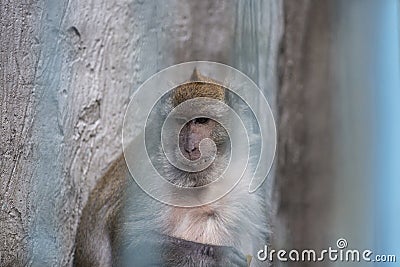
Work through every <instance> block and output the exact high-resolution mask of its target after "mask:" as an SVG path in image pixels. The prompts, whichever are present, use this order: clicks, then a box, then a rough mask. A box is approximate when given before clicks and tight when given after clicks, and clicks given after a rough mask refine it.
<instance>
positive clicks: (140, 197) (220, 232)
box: [73, 69, 270, 267]
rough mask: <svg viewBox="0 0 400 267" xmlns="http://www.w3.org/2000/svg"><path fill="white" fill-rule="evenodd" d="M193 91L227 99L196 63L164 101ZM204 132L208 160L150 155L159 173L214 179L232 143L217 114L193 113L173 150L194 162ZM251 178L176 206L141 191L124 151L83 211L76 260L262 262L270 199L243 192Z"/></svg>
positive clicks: (194, 182)
mask: <svg viewBox="0 0 400 267" xmlns="http://www.w3.org/2000/svg"><path fill="white" fill-rule="evenodd" d="M198 97H208V98H212V99H216V100H219V101H222V102H225V103H227V102H228V99H227V94H226V89H225V88H224V87H223V86H222V85H220V84H219V83H218V82H216V81H214V80H212V79H211V78H209V77H206V76H203V75H202V74H201V73H200V72H199V71H198V70H197V69H194V71H193V74H192V76H191V77H190V79H189V82H188V83H185V84H182V85H180V86H177V87H176V88H175V89H174V90H173V93H172V95H171V96H170V97H169V102H168V103H166V104H165V106H166V109H167V110H170V109H171V108H173V107H176V106H178V105H179V104H181V103H183V102H185V101H187V100H190V99H194V98H198ZM205 138H210V139H211V140H213V141H214V143H215V144H216V147H217V154H216V157H215V160H214V162H212V164H211V165H210V166H208V167H207V168H206V169H204V170H201V171H197V172H187V171H184V170H180V169H179V168H177V167H175V166H173V165H172V164H171V163H170V162H169V161H168V160H167V159H166V158H165V156H163V154H162V153H161V152H160V153H159V154H158V156H156V159H155V160H156V162H157V164H158V165H159V166H161V168H162V173H163V177H165V178H166V179H167V180H168V181H169V182H170V183H172V184H175V185H177V186H182V187H189V188H190V187H202V186H204V185H208V184H210V183H212V182H213V181H214V180H215V179H217V178H218V177H219V175H220V174H221V170H222V169H223V166H224V165H225V164H227V163H228V157H227V154H228V150H229V145H228V143H229V141H228V140H227V139H228V136H227V132H226V131H225V129H224V128H223V127H222V126H221V125H220V124H219V123H218V122H217V121H215V120H213V119H210V118H206V117H198V118H195V119H193V120H191V121H189V122H187V123H186V124H185V125H184V126H183V128H182V129H181V131H180V132H179V147H178V148H177V149H179V151H180V152H181V153H182V155H183V156H184V157H185V158H187V159H188V160H191V161H193V162H195V161H196V160H197V159H199V158H200V156H201V153H200V142H201V140H203V139H205ZM250 178H251V175H250V174H248V173H245V174H244V176H243V178H242V179H241V180H240V182H239V183H238V184H237V185H236V186H235V187H234V189H233V190H232V191H231V192H229V193H228V194H227V195H225V196H223V197H222V198H221V199H218V200H217V201H215V202H212V203H209V204H206V205H202V206H199V207H176V206H172V205H168V204H164V203H161V202H159V201H158V200H155V199H153V198H152V197H150V196H148V195H147V194H146V193H145V192H143V190H141V188H140V187H139V186H138V185H137V184H136V183H135V181H133V179H132V177H131V176H130V173H129V170H128V167H127V164H126V162H125V159H124V156H123V154H121V155H120V156H119V157H118V158H117V159H115V160H114V161H113V164H112V165H111V166H110V167H109V168H108V170H107V171H106V172H105V174H104V175H103V176H102V177H101V178H100V180H99V182H98V183H97V185H96V186H95V188H94V189H93V190H92V192H91V193H90V196H89V199H88V201H87V204H86V205H85V207H84V208H83V210H82V215H81V218H80V222H79V225H78V230H77V234H76V241H75V253H74V264H73V265H74V266H82V267H86V266H107V267H108V266H139V267H140V266H193V267H195V266H265V264H266V263H261V262H257V259H255V256H256V254H257V251H258V249H260V248H262V247H263V246H264V244H265V243H266V242H267V239H268V235H269V233H270V229H269V224H268V216H269V215H268V212H269V211H268V209H269V206H268V205H267V204H268V203H266V200H265V196H264V195H263V191H262V190H259V191H258V192H255V193H251V194H250V193H249V192H248V184H249V179H250ZM210 186H212V184H210ZM260 191H261V192H260ZM249 255H251V256H250V257H249Z"/></svg>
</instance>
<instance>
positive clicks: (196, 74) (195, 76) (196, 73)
mask: <svg viewBox="0 0 400 267" xmlns="http://www.w3.org/2000/svg"><path fill="white" fill-rule="evenodd" d="M190 81H192V82H195V81H207V78H206V77H205V76H203V75H201V73H200V71H199V70H198V69H197V68H194V70H193V73H192V76H190Z"/></svg>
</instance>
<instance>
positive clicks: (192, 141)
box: [179, 117, 217, 161]
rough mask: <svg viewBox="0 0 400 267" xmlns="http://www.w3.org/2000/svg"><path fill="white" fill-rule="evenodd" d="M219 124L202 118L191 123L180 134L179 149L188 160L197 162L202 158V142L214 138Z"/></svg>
mask: <svg viewBox="0 0 400 267" xmlns="http://www.w3.org/2000/svg"><path fill="white" fill-rule="evenodd" d="M216 127H217V122H216V121H214V120H211V119H209V118H205V117H200V118H196V119H194V120H191V121H189V122H188V123H186V124H185V126H184V127H183V128H182V130H181V132H180V133H179V148H180V150H181V152H182V154H183V155H184V156H185V157H186V158H187V159H188V160H192V161H195V160H197V159H199V158H200V156H201V153H200V142H201V140H203V139H206V138H210V139H212V138H213V132H214V131H215V129H216Z"/></svg>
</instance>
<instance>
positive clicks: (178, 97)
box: [172, 69, 225, 106]
mask: <svg viewBox="0 0 400 267" xmlns="http://www.w3.org/2000/svg"><path fill="white" fill-rule="evenodd" d="M190 80H191V81H192V82H189V83H185V84H183V85H180V86H178V87H177V88H176V89H175V91H174V94H173V96H172V101H173V104H174V106H177V105H179V104H180V103H182V102H185V101H186V100H189V99H192V98H196V97H209V98H213V99H217V100H221V101H224V100H225V89H224V88H223V87H222V86H220V85H218V83H217V82H216V81H214V80H212V79H210V78H208V77H205V76H203V75H201V74H200V72H199V71H198V70H197V69H194V71H193V74H192V76H191V78H190Z"/></svg>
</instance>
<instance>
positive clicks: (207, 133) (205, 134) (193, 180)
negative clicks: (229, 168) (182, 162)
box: [171, 117, 229, 186]
mask: <svg viewBox="0 0 400 267" xmlns="http://www.w3.org/2000/svg"><path fill="white" fill-rule="evenodd" d="M205 139H210V140H211V141H212V142H213V143H214V144H215V148H216V152H215V151H214V150H208V149H207V146H204V147H201V144H200V143H201V142H202V140H205ZM228 144H229V138H228V134H227V132H226V130H225V128H224V127H222V126H221V125H220V124H219V123H218V122H216V121H215V120H213V119H209V118H206V117H199V118H196V119H193V120H191V121H189V122H187V123H186V124H185V125H184V126H183V127H182V129H181V130H180V132H179V148H178V149H179V150H180V151H177V152H176V153H179V152H181V153H182V155H183V156H184V157H185V158H186V159H187V160H189V161H190V162H191V163H190V164H192V166H193V169H196V168H197V167H198V165H200V164H207V165H208V167H207V168H205V169H201V170H199V171H191V172H187V171H184V170H178V169H175V170H176V172H175V175H174V176H173V177H171V178H172V179H171V182H173V183H175V184H177V185H183V186H202V185H205V184H208V183H210V182H212V181H215V180H216V179H217V178H218V177H219V176H220V175H221V174H222V173H223V171H224V169H225V161H226V158H227V157H226V154H227V147H228Z"/></svg>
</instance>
